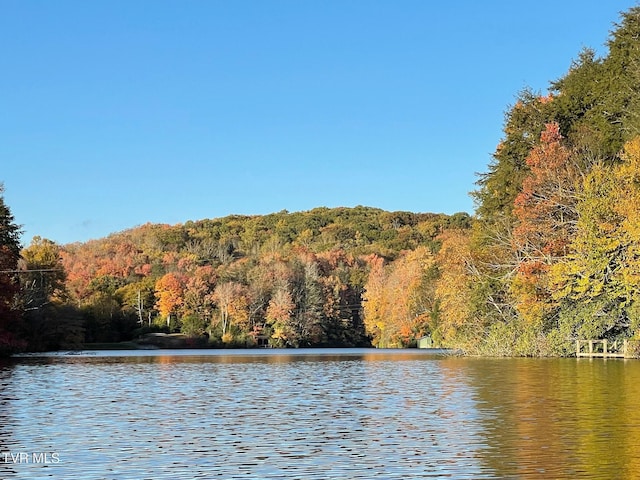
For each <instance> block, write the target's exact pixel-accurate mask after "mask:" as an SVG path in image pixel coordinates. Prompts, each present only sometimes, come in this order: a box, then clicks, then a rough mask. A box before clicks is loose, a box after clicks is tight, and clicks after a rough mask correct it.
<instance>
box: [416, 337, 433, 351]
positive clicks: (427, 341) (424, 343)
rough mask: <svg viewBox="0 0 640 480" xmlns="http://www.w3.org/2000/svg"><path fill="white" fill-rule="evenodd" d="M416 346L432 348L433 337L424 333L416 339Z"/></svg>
mask: <svg viewBox="0 0 640 480" xmlns="http://www.w3.org/2000/svg"><path fill="white" fill-rule="evenodd" d="M418 348H433V339H432V338H431V335H425V336H424V337H422V338H419V339H418Z"/></svg>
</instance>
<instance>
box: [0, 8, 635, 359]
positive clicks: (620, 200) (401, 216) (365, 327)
mask: <svg viewBox="0 0 640 480" xmlns="http://www.w3.org/2000/svg"><path fill="white" fill-rule="evenodd" d="M471 195H472V196H473V198H474V200H475V203H476V211H475V213H474V215H469V214H466V213H457V214H454V215H444V214H432V213H411V212H388V211H383V210H380V209H376V208H370V207H361V206H359V207H354V208H331V209H330V208H324V207H319V208H316V209H313V210H310V211H306V212H294V213H290V212H287V211H282V212H279V213H273V214H270V215H262V216H238V215H232V216H228V217H224V218H219V219H206V220H199V221H187V222H186V223H184V224H180V225H173V226H170V225H158V224H145V225H142V226H138V227H135V228H131V229H129V230H126V231H122V232H118V233H113V234H111V235H109V236H108V237H106V238H102V239H96V240H91V241H88V242H85V243H73V244H67V245H58V244H56V243H54V242H52V241H50V240H47V239H45V238H40V237H35V238H34V239H33V240H32V241H31V243H30V245H28V246H23V245H21V244H20V227H19V220H20V219H14V217H13V215H12V213H11V211H10V208H9V206H8V205H6V204H5V202H4V199H3V196H2V190H0V352H2V353H3V354H9V353H12V352H15V351H24V350H27V351H41V350H52V349H60V348H65V349H66V348H76V347H77V348H82V346H84V345H87V344H99V343H114V342H132V341H139V340H140V339H141V338H147V337H148V334H150V333H165V334H175V336H176V337H177V338H180V339H182V341H183V342H184V345H186V346H200V347H203V346H205V347H206V346H212V347H254V346H272V347H316V346H317V347H322V346H374V347H411V346H415V345H416V342H417V341H418V339H420V338H422V337H424V336H429V337H430V338H431V339H432V341H433V343H434V345H437V346H442V347H450V348H456V349H459V350H460V351H462V352H465V353H467V354H480V355H494V356H513V355H516V356H567V355H572V354H574V353H575V351H574V350H575V340H577V339H608V340H612V341H615V340H622V339H637V338H640V328H639V327H640V210H639V209H638V205H640V7H634V8H631V9H630V10H628V11H627V12H625V13H623V14H622V16H621V20H620V23H619V24H617V25H615V27H614V29H613V31H612V33H611V36H610V38H609V41H608V53H607V54H606V56H603V57H598V56H596V54H595V53H594V52H593V51H591V50H589V49H585V50H584V51H582V52H581V53H580V54H579V56H578V57H577V58H576V59H575V60H574V61H573V62H572V63H570V66H569V68H568V71H567V73H566V74H565V75H564V76H563V77H562V78H560V79H557V80H553V81H551V83H550V87H549V90H548V92H545V93H544V94H541V93H539V92H533V91H530V90H525V91H522V92H520V93H519V94H518V98H517V101H515V102H514V104H513V105H512V106H511V107H509V108H508V110H507V112H506V114H505V120H504V131H503V138H502V139H501V141H500V142H499V143H498V145H497V147H496V149H495V152H494V154H493V158H492V160H491V162H490V164H489V165H488V167H487V170H486V172H485V173H482V174H480V175H479V176H478V180H477V185H476V188H475V190H474V191H473V192H472V193H471Z"/></svg>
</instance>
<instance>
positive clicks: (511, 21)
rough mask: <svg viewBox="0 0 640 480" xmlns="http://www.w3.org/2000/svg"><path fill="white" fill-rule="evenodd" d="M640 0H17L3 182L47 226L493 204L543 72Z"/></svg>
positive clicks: (77, 236) (6, 63) (3, 52)
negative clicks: (505, 132)
mask: <svg viewBox="0 0 640 480" xmlns="http://www.w3.org/2000/svg"><path fill="white" fill-rule="evenodd" d="M634 4H635V3H634V2H631V1H617V0H607V1H601V0H598V1H595V0H576V1H574V0H571V1H557V0H539V1H537V2H514V1H512V0H509V1H507V0H505V1H492V0H487V1H485V2H477V1H471V0H468V1H467V0H464V1H451V2H437V3H436V2H432V1H428V0H340V1H336V0H260V1H249V0H225V1H216V0H180V1H179V0H149V1H142V0H108V1H106V0H105V1H103V0H91V1H86V0H77V1H68V0H56V1H35V0H0V72H1V74H0V182H3V183H4V185H5V202H6V203H7V204H8V206H9V207H10V208H11V210H12V212H13V214H14V216H15V219H16V222H17V223H19V224H21V225H22V226H23V230H24V234H23V242H24V243H25V244H28V243H29V242H30V240H31V238H32V237H33V236H34V235H40V236H42V237H46V238H49V239H51V240H54V241H57V242H59V243H68V242H74V241H86V240H88V239H91V238H99V237H103V236H106V235H108V234H109V233H112V232H116V231H120V230H124V229H127V228H130V227H133V226H136V225H140V224H143V223H146V222H154V223H169V224H175V223H183V222H185V221H187V220H198V219H202V218H216V217H223V216H226V215H229V214H266V213H271V212H277V211H280V210H283V209H286V210H289V211H300V210H309V209H312V208H314V207H319V206H327V207H337V206H356V205H366V206H372V207H379V208H383V209H386V210H408V211H414V212H444V213H455V212H459V211H467V212H470V213H472V212H473V202H472V200H471V198H470V197H469V195H468V192H469V191H471V190H473V189H474V182H475V180H476V176H475V173H476V172H482V171H485V170H486V167H487V164H488V163H489V161H490V159H491V153H492V152H493V151H494V149H495V146H496V145H497V144H498V142H499V141H500V138H501V136H502V132H501V130H502V124H503V120H504V112H505V111H506V110H507V109H508V107H509V105H511V104H512V103H513V102H514V100H515V97H516V95H517V94H518V92H519V91H521V90H522V89H523V88H525V87H530V88H532V89H534V90H539V91H541V92H545V91H546V89H547V87H548V85H549V82H550V81H552V80H554V79H557V78H559V77H560V76H562V75H564V74H565V73H566V71H567V70H568V68H569V67H570V65H571V61H572V60H573V59H575V58H576V57H577V55H578V53H579V52H580V50H581V49H582V48H583V47H591V48H593V49H595V50H596V51H597V52H599V53H600V54H605V53H606V47H605V43H606V40H607V38H608V36H609V33H610V31H611V30H612V29H613V28H614V22H616V21H618V20H619V13H620V12H621V11H624V10H627V9H628V8H630V7H632V6H633V5H634Z"/></svg>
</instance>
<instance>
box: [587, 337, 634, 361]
mask: <svg viewBox="0 0 640 480" xmlns="http://www.w3.org/2000/svg"><path fill="white" fill-rule="evenodd" d="M639 347H640V341H638V340H626V339H625V340H624V341H623V342H622V344H621V343H620V342H618V341H615V342H609V341H608V340H606V339H604V340H576V357H578V358H639V355H638V354H639V352H640V348H639Z"/></svg>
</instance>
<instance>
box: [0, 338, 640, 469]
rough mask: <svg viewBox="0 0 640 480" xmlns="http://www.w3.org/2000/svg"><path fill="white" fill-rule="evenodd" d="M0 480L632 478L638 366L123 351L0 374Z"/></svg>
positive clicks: (4, 369) (363, 353)
mask: <svg viewBox="0 0 640 480" xmlns="http://www.w3.org/2000/svg"><path fill="white" fill-rule="evenodd" d="M0 478H2V479H29V480H34V479H41V478H47V479H82V480H91V479H132V480H141V479H154V480H155V479H172V480H175V479H217V478H220V479H240V478H242V479H361V478H362V479H372V478H380V479H407V478H420V479H425V478H455V479H465V478H468V479H485V478H486V479H489V478H541V479H543V478H544V479H548V478H566V479H569V478H593V479H613V478H640V361H638V360H602V359H595V360H588V359H579V360H578V359H477V358H459V357H452V356H446V355H433V354H429V353H425V352H424V351H419V350H400V351H398V350H396V351H392V350H371V349H364V350H358V349H354V350H296V351H283V350H257V351H210V350H209V351H193V350H191V351H166V350H165V351H158V350H156V351H135V352H87V353H86V354H83V355H64V354H52V355H49V356H44V357H26V358H19V359H12V360H11V361H10V362H8V363H2V364H0Z"/></svg>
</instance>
